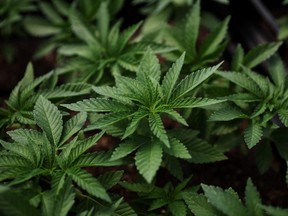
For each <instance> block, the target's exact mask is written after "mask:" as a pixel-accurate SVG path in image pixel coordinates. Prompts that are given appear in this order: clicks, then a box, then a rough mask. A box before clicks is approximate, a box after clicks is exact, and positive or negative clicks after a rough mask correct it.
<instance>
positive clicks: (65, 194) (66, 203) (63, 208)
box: [54, 181, 75, 216]
mask: <svg viewBox="0 0 288 216" xmlns="http://www.w3.org/2000/svg"><path fill="white" fill-rule="evenodd" d="M74 199H75V192H74V190H73V186H72V182H71V181H66V182H65V184H64V185H63V188H62V189H61V190H60V192H59V194H58V195H57V196H56V199H55V205H54V215H55V216H56V215H57V216H58V215H59V216H66V215H68V212H69V210H70V209H71V207H72V206H73V204H74V202H75V201H74Z"/></svg>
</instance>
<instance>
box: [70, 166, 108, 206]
mask: <svg viewBox="0 0 288 216" xmlns="http://www.w3.org/2000/svg"><path fill="white" fill-rule="evenodd" d="M66 173H67V174H68V175H69V176H70V177H71V178H72V180H73V181H75V182H76V184H77V185H79V186H80V187H81V188H82V189H84V190H86V191H87V192H88V193H89V194H91V195H93V196H95V197H98V198H100V199H103V200H105V201H107V202H111V199H110V197H109V195H108V194H107V192H106V191H105V188H104V187H103V186H102V185H101V184H100V183H99V182H98V180H97V179H96V178H94V177H93V176H92V175H91V174H89V173H88V172H86V171H84V170H81V169H79V168H70V169H67V170H66Z"/></svg>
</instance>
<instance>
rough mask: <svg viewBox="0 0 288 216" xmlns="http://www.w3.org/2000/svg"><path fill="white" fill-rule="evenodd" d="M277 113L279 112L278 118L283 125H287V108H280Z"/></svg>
mask: <svg viewBox="0 0 288 216" xmlns="http://www.w3.org/2000/svg"><path fill="white" fill-rule="evenodd" d="M278 113H279V118H280V120H281V122H282V123H283V124H284V125H285V127H288V110H287V109H280V110H279V111H278Z"/></svg>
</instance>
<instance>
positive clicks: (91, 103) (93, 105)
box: [62, 98, 129, 112]
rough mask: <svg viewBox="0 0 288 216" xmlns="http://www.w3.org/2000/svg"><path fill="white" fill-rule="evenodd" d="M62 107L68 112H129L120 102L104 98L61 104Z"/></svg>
mask: <svg viewBox="0 0 288 216" xmlns="http://www.w3.org/2000/svg"><path fill="white" fill-rule="evenodd" d="M62 106H64V107H66V108H68V109H70V110H74V111H85V112H111V111H114V112H121V111H127V110H129V107H128V106H127V105H125V104H123V103H121V102H118V101H114V100H109V99H104V98H90V99H84V100H83V101H78V102H76V103H72V104H63V105H62Z"/></svg>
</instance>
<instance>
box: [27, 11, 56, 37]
mask: <svg viewBox="0 0 288 216" xmlns="http://www.w3.org/2000/svg"><path fill="white" fill-rule="evenodd" d="M23 24H24V27H25V29H26V31H27V32H28V33H30V34H31V35H33V36H36V37H46V36H51V35H55V34H58V33H60V31H61V28H59V27H58V26H56V25H53V24H51V23H50V22H48V21H47V20H45V19H43V18H40V17H36V16H27V17H25V19H24V22H23Z"/></svg>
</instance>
